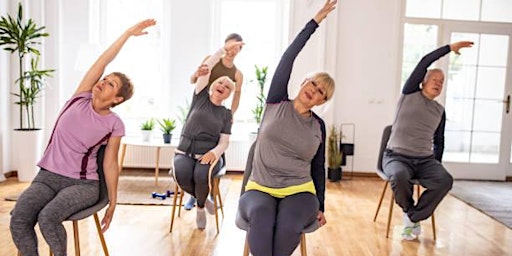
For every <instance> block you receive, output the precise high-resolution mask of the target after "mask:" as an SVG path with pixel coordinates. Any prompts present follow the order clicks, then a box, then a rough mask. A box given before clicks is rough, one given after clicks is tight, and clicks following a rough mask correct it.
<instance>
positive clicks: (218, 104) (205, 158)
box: [174, 42, 243, 229]
mask: <svg viewBox="0 0 512 256" xmlns="http://www.w3.org/2000/svg"><path fill="white" fill-rule="evenodd" d="M242 44H243V43H242V42H230V43H229V44H226V45H225V46H224V47H222V48H220V49H219V50H218V51H217V52H215V53H214V54H213V55H212V56H210V57H209V58H208V59H207V60H206V61H205V64H206V65H207V66H208V67H209V68H210V69H211V67H212V66H214V65H215V64H216V63H217V62H219V60H220V59H221V57H222V55H224V54H226V52H228V51H230V50H232V49H233V48H237V47H240V46H241V45H242ZM208 79H209V75H204V76H200V77H199V78H198V79H197V82H196V88H195V90H194V95H193V97H192V103H191V106H190V110H189V113H188V115H187V121H186V122H185V125H184V126H183V130H182V133H181V138H180V142H179V144H178V147H177V149H176V155H175V156H174V173H175V177H176V180H177V182H178V184H179V186H180V187H181V188H182V189H183V190H184V191H185V192H187V193H189V194H191V195H192V196H193V197H195V198H197V206H198V207H197V215H196V224H197V228H199V229H204V228H205V227H206V215H205V212H204V207H205V204H206V208H207V210H208V213H210V214H213V213H214V207H213V202H212V201H211V200H207V197H208V193H209V185H208V184H209V182H208V181H209V179H210V178H211V177H208V174H209V171H208V169H209V167H210V164H212V163H213V162H214V161H215V160H216V159H218V158H220V157H221V155H222V154H223V153H224V151H225V150H226V149H227V147H228V144H229V135H230V134H231V125H232V121H233V120H232V119H233V117H232V115H231V110H229V109H227V108H226V107H224V106H223V105H222V104H223V102H224V100H225V99H227V98H228V97H229V95H231V93H232V92H233V91H234V90H235V84H234V83H233V81H232V80H231V79H229V77H227V76H221V77H219V78H218V79H216V80H215V81H214V82H213V83H211V85H210V86H208ZM223 164H224V163H223V161H222V158H220V159H219V161H218V162H217V164H216V166H215V168H214V170H213V172H212V174H211V175H212V176H214V175H215V174H216V173H217V172H219V170H220V168H221V167H222V165H223Z"/></svg>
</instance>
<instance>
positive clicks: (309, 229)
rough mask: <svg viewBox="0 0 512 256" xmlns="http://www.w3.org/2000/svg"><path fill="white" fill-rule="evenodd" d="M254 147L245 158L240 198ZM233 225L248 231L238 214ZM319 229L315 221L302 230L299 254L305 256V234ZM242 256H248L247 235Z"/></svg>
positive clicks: (250, 168) (247, 223) (249, 173)
mask: <svg viewBox="0 0 512 256" xmlns="http://www.w3.org/2000/svg"><path fill="white" fill-rule="evenodd" d="M255 147H256V142H254V143H253V144H252V146H251V149H250V150H249V155H248V157H247V163H246V166H245V171H244V179H243V181H242V190H241V192H240V196H242V195H243V193H245V185H246V184H247V181H248V180H249V177H250V176H251V172H252V160H253V157H254V148H255ZM235 224H236V226H237V227H238V228H239V229H242V230H245V231H247V230H249V221H247V220H246V219H244V218H242V216H241V215H240V213H239V212H237V213H236V219H235ZM319 227H320V223H319V222H318V221H315V222H313V223H311V224H310V225H309V226H307V227H305V228H304V230H302V235H301V237H300V252H301V255H302V256H307V250H306V248H307V247H306V233H312V232H314V231H315V230H317V229H318V228H319ZM243 255H244V256H248V255H249V240H248V235H247V234H246V236H245V245H244V253H243Z"/></svg>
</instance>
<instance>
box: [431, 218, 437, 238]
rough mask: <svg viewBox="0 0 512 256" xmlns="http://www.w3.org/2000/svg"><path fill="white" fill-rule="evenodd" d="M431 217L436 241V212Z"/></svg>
mask: <svg viewBox="0 0 512 256" xmlns="http://www.w3.org/2000/svg"><path fill="white" fill-rule="evenodd" d="M430 218H431V219H432V234H433V235H434V241H435V240H436V239H437V236H436V220H435V218H434V213H432V216H430Z"/></svg>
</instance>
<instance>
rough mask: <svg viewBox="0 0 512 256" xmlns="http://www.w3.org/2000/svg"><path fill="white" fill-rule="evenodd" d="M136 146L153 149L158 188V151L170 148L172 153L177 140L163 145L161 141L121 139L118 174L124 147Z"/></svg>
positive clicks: (124, 152) (122, 159) (124, 151)
mask: <svg viewBox="0 0 512 256" xmlns="http://www.w3.org/2000/svg"><path fill="white" fill-rule="evenodd" d="M127 145H129V146H137V147H152V148H155V151H156V152H155V154H156V159H155V186H158V173H159V165H160V149H161V148H171V149H172V151H173V152H174V149H176V147H177V146H178V140H171V143H170V144H165V143H163V141H161V140H159V141H156V140H155V141H142V139H141V138H127V137H123V139H122V140H121V158H120V161H119V173H121V171H122V170H123V164H124V157H125V154H126V146H127Z"/></svg>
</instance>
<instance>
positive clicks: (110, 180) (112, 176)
mask: <svg viewBox="0 0 512 256" xmlns="http://www.w3.org/2000/svg"><path fill="white" fill-rule="evenodd" d="M120 144H121V137H110V138H109V140H108V143H107V148H106V149H105V158H104V161H103V170H104V172H105V181H106V183H107V190H108V200H109V205H108V208H107V210H106V211H105V216H104V217H103V220H101V224H102V226H103V227H102V229H101V230H102V232H105V231H106V230H107V229H108V228H109V226H110V222H111V221H112V218H113V216H114V211H115V209H116V203H117V183H118V180H119V169H118V168H119V165H118V162H117V158H118V153H119V145H120Z"/></svg>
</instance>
